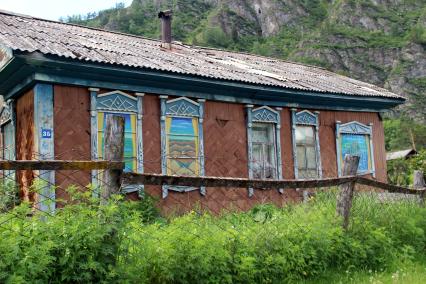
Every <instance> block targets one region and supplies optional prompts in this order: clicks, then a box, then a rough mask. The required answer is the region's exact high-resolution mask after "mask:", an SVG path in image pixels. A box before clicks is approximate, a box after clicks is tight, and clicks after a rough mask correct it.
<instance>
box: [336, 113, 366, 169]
mask: <svg viewBox="0 0 426 284" xmlns="http://www.w3.org/2000/svg"><path fill="white" fill-rule="evenodd" d="M371 135H372V125H371V124H370V125H364V124H362V123H359V122H356V121H353V122H349V123H345V124H341V123H340V122H339V121H338V122H337V123H336V139H337V141H336V146H337V153H338V159H337V164H338V172H339V176H341V175H342V170H343V160H344V158H345V155H356V156H359V157H360V160H359V165H358V173H359V174H365V173H372V174H373V176H374V175H375V170H374V159H373V141H372V140H371Z"/></svg>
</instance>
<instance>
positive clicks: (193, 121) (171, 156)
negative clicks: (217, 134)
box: [166, 117, 199, 176]
mask: <svg viewBox="0 0 426 284" xmlns="http://www.w3.org/2000/svg"><path fill="white" fill-rule="evenodd" d="M166 132H167V140H166V151H167V153H166V154H167V156H168V159H167V173H168V174H172V175H186V176H193V175H198V174H199V167H198V119H197V118H191V117H167V119H166Z"/></svg>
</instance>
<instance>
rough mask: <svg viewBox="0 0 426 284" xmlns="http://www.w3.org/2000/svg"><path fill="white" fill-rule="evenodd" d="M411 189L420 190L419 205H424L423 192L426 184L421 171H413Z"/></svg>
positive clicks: (425, 189)
mask: <svg viewBox="0 0 426 284" xmlns="http://www.w3.org/2000/svg"><path fill="white" fill-rule="evenodd" d="M413 187H414V189H419V190H422V192H421V193H420V204H421V205H424V204H425V191H426V188H425V187H426V183H425V179H424V175H423V172H422V171H414V178H413Z"/></svg>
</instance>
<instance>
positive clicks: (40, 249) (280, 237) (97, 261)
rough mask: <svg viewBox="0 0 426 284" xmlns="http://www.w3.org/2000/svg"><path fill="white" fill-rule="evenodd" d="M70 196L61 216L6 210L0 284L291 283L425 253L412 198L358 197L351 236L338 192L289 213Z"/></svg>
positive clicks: (425, 223) (422, 222) (380, 267)
mask: <svg viewBox="0 0 426 284" xmlns="http://www.w3.org/2000/svg"><path fill="white" fill-rule="evenodd" d="M71 195H72V196H73V198H74V199H77V200H80V201H81V200H85V201H84V202H80V203H78V204H75V203H74V204H70V205H68V206H66V207H65V208H63V209H60V210H58V211H57V212H56V214H55V216H44V217H43V218H41V214H40V213H37V212H33V213H34V215H33V216H31V217H28V216H30V215H31V214H30V213H31V209H30V208H29V206H28V204H22V205H20V206H18V207H16V208H15V209H13V210H12V211H10V212H9V213H3V214H1V215H0V224H1V226H0V239H1V242H0V256H1V257H0V282H6V283H25V282H32V283H47V282H48V283H63V282H66V283H71V282H72V283H75V282H78V283H90V282H96V283H98V282H118V283H287V282H295V281H302V280H306V281H307V280H311V281H315V279H320V278H324V277H326V276H325V275H328V274H330V273H331V272H333V273H345V271H348V270H350V271H351V272H356V271H359V272H363V271H369V270H370V271H376V272H377V273H379V272H380V271H394V269H395V268H396V267H397V266H399V265H400V264H401V263H405V264H407V263H411V262H412V261H414V260H415V259H417V258H419V257H420V258H422V257H423V258H424V256H425V245H426V236H425V230H426V208H424V207H420V206H418V204H414V203H408V202H398V203H392V204H382V203H379V202H377V200H376V199H374V198H372V197H371V196H367V195H362V196H357V197H356V198H355V201H354V208H353V214H352V218H351V226H350V228H349V230H348V231H347V232H344V231H342V229H341V226H340V220H338V219H336V216H335V193H334V192H333V191H332V190H330V191H328V193H322V194H319V195H317V197H315V198H314V199H311V200H310V201H309V202H308V203H306V204H299V205H288V206H286V207H284V208H282V209H278V208H276V207H274V206H272V205H267V204H265V205H260V206H258V207H256V208H254V209H253V210H251V211H250V212H247V213H227V214H222V215H221V216H212V215H209V214H207V213H200V212H196V211H193V212H190V213H188V214H186V215H184V216H179V217H172V218H169V219H162V218H159V216H158V215H157V213H156V210H155V209H154V208H153V207H152V205H153V204H152V200H151V199H149V198H147V199H145V200H147V201H146V202H148V203H146V204H145V205H141V204H144V202H142V203H135V202H127V201H122V200H121V197H118V196H115V197H114V198H113V199H112V200H111V201H110V202H109V203H108V204H105V205H101V206H99V205H98V204H99V200H97V199H94V198H92V197H91V193H90V192H86V193H78V192H77V191H74V192H73V193H72V194H71ZM141 208H142V210H141ZM149 208H151V209H149Z"/></svg>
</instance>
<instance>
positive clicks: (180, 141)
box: [168, 135, 197, 158]
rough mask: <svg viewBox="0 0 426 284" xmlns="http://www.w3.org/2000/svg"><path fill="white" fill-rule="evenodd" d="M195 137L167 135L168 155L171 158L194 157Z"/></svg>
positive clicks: (195, 154)
mask: <svg viewBox="0 0 426 284" xmlns="http://www.w3.org/2000/svg"><path fill="white" fill-rule="evenodd" d="M196 143H197V139H196V137H194V136H179V135H168V150H169V152H168V156H169V157H173V158H195V157H196V156H197V153H196V148H197V147H196Z"/></svg>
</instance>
